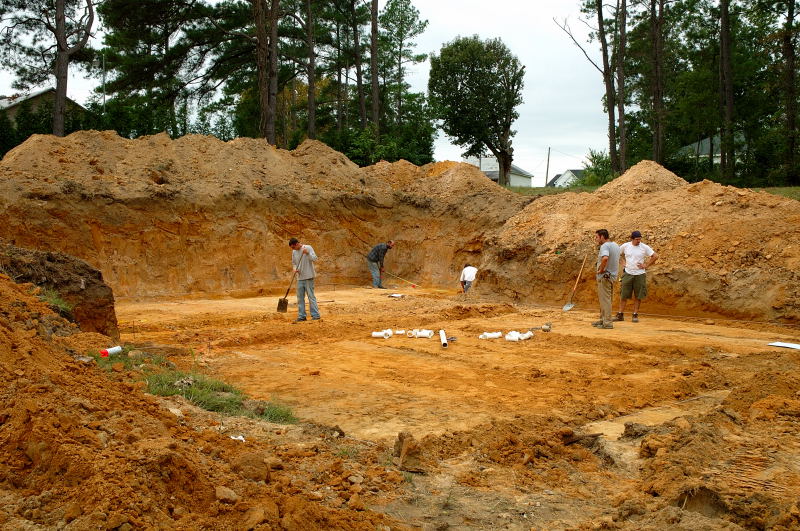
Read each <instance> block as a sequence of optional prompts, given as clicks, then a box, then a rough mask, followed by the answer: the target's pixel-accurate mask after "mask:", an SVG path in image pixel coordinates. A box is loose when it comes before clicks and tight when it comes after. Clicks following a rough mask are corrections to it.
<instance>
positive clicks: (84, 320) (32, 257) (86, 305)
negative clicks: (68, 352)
mask: <svg viewBox="0 0 800 531" xmlns="http://www.w3.org/2000/svg"><path fill="white" fill-rule="evenodd" d="M0 272H2V273H4V274H6V275H8V276H9V277H11V278H12V279H14V281H15V282H18V283H23V282H29V283H31V284H35V285H37V286H39V287H40V288H44V289H45V290H51V292H52V293H54V294H55V295H57V296H58V297H59V298H60V299H62V300H63V301H65V302H66V303H67V305H68V308H69V309H68V310H66V313H68V315H66V316H65V317H68V318H70V319H71V320H74V321H75V322H76V323H78V325H79V326H80V328H81V330H83V331H84V332H98V333H100V334H104V335H107V336H110V337H112V338H114V339H119V330H118V328H117V316H116V314H115V312H114V293H113V292H112V291H111V288H110V287H108V285H107V284H106V283H105V282H103V274H102V273H101V272H100V271H98V270H97V269H95V268H93V267H92V266H90V265H89V264H87V263H86V262H84V261H83V260H79V259H77V258H74V257H72V256H68V255H65V254H63V253H58V252H44V251H34V250H31V249H22V248H20V247H16V246H14V245H9V244H6V243H3V242H2V241H0Z"/></svg>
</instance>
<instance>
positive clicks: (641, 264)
mask: <svg viewBox="0 0 800 531" xmlns="http://www.w3.org/2000/svg"><path fill="white" fill-rule="evenodd" d="M619 250H620V256H621V258H622V260H621V262H622V264H624V266H625V270H624V273H623V274H622V278H621V279H620V282H621V283H622V284H621V287H620V290H619V312H617V315H616V316H615V317H614V319H613V320H614V321H624V320H625V306H626V305H627V303H628V299H630V298H631V296H632V297H633V318H632V319H631V321H633V322H634V323H638V322H639V305H640V304H641V302H642V300H643V299H644V298H645V297H647V268H648V267H650V266H652V265H653V264H655V263H656V260H658V255H657V254H656V252H655V251H653V249H652V248H651V247H650V246H649V245H647V244H645V243H642V233H641V232H639V231H638V230H635V231H633V232H632V233H631V241H629V242H625V243H623V244H622V245H621V246H620V249H619Z"/></svg>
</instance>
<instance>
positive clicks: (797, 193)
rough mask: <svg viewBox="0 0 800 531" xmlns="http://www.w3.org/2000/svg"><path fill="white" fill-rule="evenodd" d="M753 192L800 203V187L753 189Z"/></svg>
mask: <svg viewBox="0 0 800 531" xmlns="http://www.w3.org/2000/svg"><path fill="white" fill-rule="evenodd" d="M753 190H756V191H758V192H767V193H769V194H772V195H780V196H783V197H788V198H790V199H795V200H797V201H800V186H774V187H770V188H753Z"/></svg>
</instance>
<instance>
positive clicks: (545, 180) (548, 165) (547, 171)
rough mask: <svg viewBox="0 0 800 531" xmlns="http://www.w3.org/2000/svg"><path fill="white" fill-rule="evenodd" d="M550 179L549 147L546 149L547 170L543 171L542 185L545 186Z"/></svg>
mask: <svg viewBox="0 0 800 531" xmlns="http://www.w3.org/2000/svg"><path fill="white" fill-rule="evenodd" d="M549 179H550V147H549V146H548V148H547V169H546V170H544V185H545V186H547V181H548V180H549Z"/></svg>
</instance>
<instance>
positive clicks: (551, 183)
mask: <svg viewBox="0 0 800 531" xmlns="http://www.w3.org/2000/svg"><path fill="white" fill-rule="evenodd" d="M584 171H586V170H566V171H565V172H564V173H567V172H569V173H571V174H572V175H574V176H575V177H576V178H580V177H581V176H582V175H583V172H584ZM564 173H559V174H558V175H556V176H555V177H553V178H552V179H550V180H549V181H547V183H545V186H555V184H556V181H558V179H559V177H563V176H564Z"/></svg>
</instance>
